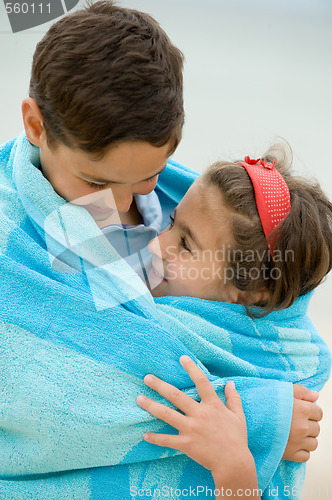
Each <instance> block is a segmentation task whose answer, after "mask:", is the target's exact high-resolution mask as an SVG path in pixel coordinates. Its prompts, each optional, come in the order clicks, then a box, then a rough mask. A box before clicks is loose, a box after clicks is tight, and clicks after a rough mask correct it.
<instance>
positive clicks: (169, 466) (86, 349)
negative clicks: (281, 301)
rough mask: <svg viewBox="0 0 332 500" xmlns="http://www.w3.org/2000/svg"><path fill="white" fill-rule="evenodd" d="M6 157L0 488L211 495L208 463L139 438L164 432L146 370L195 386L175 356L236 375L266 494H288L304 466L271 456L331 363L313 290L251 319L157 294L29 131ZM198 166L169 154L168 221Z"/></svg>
mask: <svg viewBox="0 0 332 500" xmlns="http://www.w3.org/2000/svg"><path fill="white" fill-rule="evenodd" d="M0 165H1V168H0V217H1V230H0V273H1V285H0V286H1V303H0V319H1V321H0V334H1V398H0V428H1V433H0V454H1V455H0V457H1V459H0V479H1V480H0V498H1V500H4V499H6V500H30V499H31V500H46V499H47V500H53V499H54V500H67V499H75V500H101V499H102V500H108V499H110V500H112V499H114V500H115V499H117V500H119V499H123V500H126V499H130V498H132V497H134V496H137V497H139V498H151V497H154V498H160V497H161V494H162V493H164V494H165V495H167V496H168V498H186V497H187V496H188V494H189V493H188V492H190V491H194V492H196V496H198V497H201V498H204V497H207V498H213V495H212V496H211V494H210V493H209V491H208V490H205V488H210V489H211V490H213V489H214V485H213V481H212V478H211V475H210V473H209V472H208V471H207V470H205V469H204V468H203V467H201V466H199V465H198V464H196V463H195V462H193V461H192V460H190V459H189V458H187V457H186V456H184V455H182V454H181V453H179V452H175V451H174V450H169V449H164V448H160V447H157V446H154V445H151V444H149V443H146V442H145V441H144V440H143V439H142V436H143V433H144V432H146V431H157V432H159V431H160V432H172V431H173V432H174V430H172V429H171V428H170V427H168V426H167V425H165V424H164V423H163V422H160V421H158V420H156V419H155V418H153V417H152V416H150V415H149V414H148V413H146V412H144V411H143V410H142V409H141V408H139V407H138V406H137V405H136V397H137V396H138V395H139V394H141V393H144V394H146V395H148V396H150V397H153V398H154V399H156V400H157V401H163V399H162V398H161V397H158V395H157V394H156V393H154V392H153V391H151V390H150V389H149V388H147V387H146V386H145V385H144V383H143V377H144V376H145V375H146V374H147V373H153V374H155V375H157V376H159V377H161V378H163V379H164V380H166V381H167V382H169V383H171V384H174V385H176V386H177V387H179V388H180V389H182V390H183V391H185V392H186V393H187V394H189V395H191V396H192V397H194V398H197V397H198V396H197V392H196V390H195V388H194V387H193V384H192V382H191V380H190V379H189V377H188V376H187V374H186V373H185V372H184V370H183V369H182V367H181V366H180V364H179V358H180V356H181V355H183V354H187V355H189V356H191V357H192V358H193V359H194V360H195V361H196V362H198V363H199V365H200V366H201V367H202V368H203V369H204V371H205V372H206V373H207V375H208V376H209V379H210V380H211V382H212V384H213V386H214V388H215V389H216V391H217V393H218V395H219V396H220V398H221V399H222V400H224V391H223V389H224V386H225V383H226V382H227V380H229V379H230V378H231V379H232V380H234V381H235V383H236V387H237V389H238V391H239V393H240V395H241V398H242V401H243V406H244V410H245V413H246V417H247V422H248V440H249V446H250V449H251V451H252V453H253V455H254V458H255V461H256V466H257V473H258V479H259V486H260V487H261V488H262V489H266V492H265V493H264V495H263V498H266V499H267V498H269V496H268V489H267V488H268V486H272V485H273V486H274V487H278V496H276V497H274V498H293V499H295V498H299V497H300V496H299V495H296V494H294V495H293V496H292V494H291V495H289V494H288V493H289V492H292V487H294V486H295V487H299V486H300V484H301V481H302V480H303V475H304V465H301V464H294V463H290V462H280V461H281V457H282V455H283V451H284V448H285V445H286V442H287V439H288V433H289V428H290V423H291V415H292V401H293V399H292V395H293V388H292V384H291V382H301V383H304V384H305V385H307V386H308V387H311V388H313V389H320V388H321V387H322V386H323V384H324V382H325V381H326V380H327V378H328V375H329V370H330V353H329V351H328V348H327V346H326V345H325V343H324V342H323V340H322V339H321V338H320V337H319V335H318V333H317V332H316V330H315V329H314V327H313V325H312V324H311V322H310V320H309V319H308V317H307V315H306V310H307V303H308V300H309V296H308V297H303V298H302V299H300V300H299V301H298V302H297V303H296V304H294V306H292V307H291V308H289V309H288V310H286V311H284V312H281V313H272V314H271V315H270V316H268V317H267V318H265V319H261V320H255V321H253V320H251V319H249V318H248V317H247V316H246V315H245V312H244V310H243V308H242V307H241V306H234V305H232V304H222V303H221V304H218V303H212V302H208V301H200V300H198V299H191V298H174V297H170V298H163V299H159V300H158V301H156V302H157V304H156V302H155V301H154V300H153V298H152V297H151V295H150V294H149V292H148V290H147V289H146V287H145V285H144V284H143V282H142V280H141V279H140V278H139V277H138V276H137V274H136V273H135V272H134V271H133V270H132V268H131V267H130V266H129V265H128V264H127V263H126V262H125V261H123V260H121V259H120V258H119V256H118V254H117V253H116V251H115V250H114V249H113V248H112V246H111V245H110V243H109V241H108V240H107V239H106V238H105V236H104V235H103V233H102V231H100V230H99V229H98V227H97V226H96V224H95V222H94V221H93V219H92V218H91V217H90V215H89V214H88V212H87V211H86V210H85V209H84V208H81V207H79V206H75V205H72V204H69V203H66V202H65V201H64V200H63V199H62V198H60V197H59V196H58V195H57V194H56V193H55V192H54V190H53V188H52V186H51V185H50V184H49V183H48V181H47V180H46V179H45V178H44V177H43V175H42V173H41V172H40V171H39V170H38V167H39V165H40V163H39V150H38V148H36V147H34V146H32V145H31V144H30V143H29V141H28V140H27V138H26V136H25V135H24V134H22V135H21V136H19V137H18V138H17V139H15V140H12V141H10V142H8V143H7V144H5V145H3V146H2V147H0ZM197 176H198V174H197V173H195V172H192V171H190V170H189V169H187V168H185V167H182V166H181V165H179V164H177V163H176V162H174V161H170V162H169V163H168V165H167V168H166V170H165V171H164V172H163V173H162V174H161V175H160V179H159V183H158V186H157V189H156V193H157V194H158V196H159V199H160V202H161V205H162V208H163V210H164V225H165V224H166V219H167V217H168V214H169V212H170V211H171V210H173V209H174V206H175V205H176V204H177V203H178V202H179V201H180V199H181V198H182V196H183V195H184V193H185V192H186V191H187V189H188V188H189V186H190V185H191V183H192V182H193V181H194V179H195V178H196V177H197ZM286 487H287V491H286V493H285V488H286ZM202 488H203V493H202ZM179 491H180V494H179ZM293 491H295V490H293ZM198 492H199V493H200V494H199V495H198ZM165 495H164V496H165Z"/></svg>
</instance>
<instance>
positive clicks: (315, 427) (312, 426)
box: [308, 420, 320, 438]
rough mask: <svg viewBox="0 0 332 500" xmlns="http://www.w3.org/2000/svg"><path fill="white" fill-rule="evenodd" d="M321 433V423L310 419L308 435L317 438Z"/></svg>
mask: <svg viewBox="0 0 332 500" xmlns="http://www.w3.org/2000/svg"><path fill="white" fill-rule="evenodd" d="M319 433H320V425H319V423H318V422H316V421H314V420H309V430H308V436H309V437H314V438H316V437H318V436H319Z"/></svg>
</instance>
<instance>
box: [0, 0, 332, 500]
mask: <svg viewBox="0 0 332 500" xmlns="http://www.w3.org/2000/svg"><path fill="white" fill-rule="evenodd" d="M118 3H119V4H120V5H123V6H128V7H131V8H137V9H139V10H143V11H146V12H149V13H150V14H151V15H152V16H153V17H155V18H156V19H157V20H158V21H159V22H160V24H161V25H162V27H163V28H164V29H165V30H166V32H167V33H168V34H169V36H170V38H171V39H172V41H173V42H174V43H175V44H176V45H177V46H178V47H179V48H180V49H181V50H182V51H183V53H184V55H185V58H186V63H185V108H186V125H185V128H184V136H183V140H182V143H181V145H180V146H179V148H178V150H177V151H176V153H175V155H174V158H175V159H176V160H178V161H180V162H182V163H184V164H186V165H188V166H189V167H191V168H194V169H196V170H198V171H200V172H201V171H203V170H204V169H205V168H206V167H208V165H209V164H211V163H212V162H214V161H216V160H218V159H239V158H243V157H244V155H247V154H249V155H251V156H252V157H258V156H261V155H262V154H263V153H264V151H265V150H266V149H267V148H268V146H269V145H270V144H272V143H273V142H274V141H275V140H277V139H278V137H284V138H285V139H287V141H288V142H289V143H290V145H291V147H292V150H293V154H294V168H295V170H296V171H297V172H299V173H301V174H303V175H305V176H309V177H316V178H317V179H318V180H319V181H320V183H321V184H322V186H323V188H324V190H325V192H326V193H327V194H328V195H329V197H330V198H332V153H331V137H332V64H331V63H332V57H331V54H332V29H331V26H332V3H331V2H330V0H232V2H231V1H230V0H227V1H226V0H124V1H119V2H118ZM82 4H83V2H80V3H79V5H78V6H77V7H80V6H81V5H82ZM51 24H52V23H48V24H45V25H43V26H40V27H38V28H34V29H30V30H27V31H25V32H21V33H17V34H13V33H11V29H10V25H9V21H8V19H7V15H6V12H5V8H4V4H3V3H2V2H0V63H1V79H0V89H1V94H0V95H1V121H0V143H3V142H5V141H7V140H8V139H10V138H11V137H14V136H16V135H17V134H19V133H20V132H21V131H22V129H23V126H22V119H21V112H20V104H21V101H22V99H23V98H24V97H26V96H27V93H28V83H29V75H30V68H31V61H32V55H33V52H34V48H35V45H36V43H37V42H38V41H39V40H40V39H41V38H42V36H43V35H44V33H45V32H46V30H47V29H48V27H49V26H50V25H51ZM331 306H332V278H331V276H330V277H329V278H328V279H327V281H326V282H325V283H324V284H323V285H321V286H320V287H319V288H318V289H317V291H316V293H315V295H314V297H313V299H312V302H311V306H310V315H311V317H312V319H313V321H314V323H315V325H316V327H317V328H318V329H319V331H320V332H321V334H322V335H323V337H324V338H325V339H326V341H327V342H328V343H329V345H330V347H331V348H332V332H331V325H330V323H331V311H330V308H331ZM331 395H332V382H331V381H329V383H328V384H327V385H326V387H325V388H324V390H323V391H322V393H321V397H320V400H319V403H320V405H321V406H322V408H323V410H324V413H325V417H324V420H323V422H322V424H321V429H322V430H321V435H320V440H319V443H320V444H319V448H318V450H317V451H316V452H315V453H314V454H313V455H312V458H311V460H310V461H309V463H308V469H307V477H306V483H305V489H304V492H303V495H302V499H303V500H307V499H318V498H319V499H321V498H323V499H332V477H331V471H332V458H331V457H332V452H331V445H332V425H331V423H332V401H331V400H332V398H331Z"/></svg>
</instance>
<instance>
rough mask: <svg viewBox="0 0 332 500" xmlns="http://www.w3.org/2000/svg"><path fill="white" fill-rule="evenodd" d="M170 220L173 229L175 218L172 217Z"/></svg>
mask: <svg viewBox="0 0 332 500" xmlns="http://www.w3.org/2000/svg"><path fill="white" fill-rule="evenodd" d="M169 218H170V221H171V223H170V227H173V226H174V221H175V219H174V217H173V216H172V215H170V216H169Z"/></svg>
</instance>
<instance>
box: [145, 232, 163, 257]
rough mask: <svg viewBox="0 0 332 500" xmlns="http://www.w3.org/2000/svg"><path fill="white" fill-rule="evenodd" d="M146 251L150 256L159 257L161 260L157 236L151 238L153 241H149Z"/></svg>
mask: <svg viewBox="0 0 332 500" xmlns="http://www.w3.org/2000/svg"><path fill="white" fill-rule="evenodd" d="M148 249H149V252H150V253H151V254H152V255H155V256H157V257H159V258H160V259H161V258H162V252H161V247H160V238H159V236H157V237H156V238H153V240H151V241H150V243H149V244H148Z"/></svg>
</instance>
